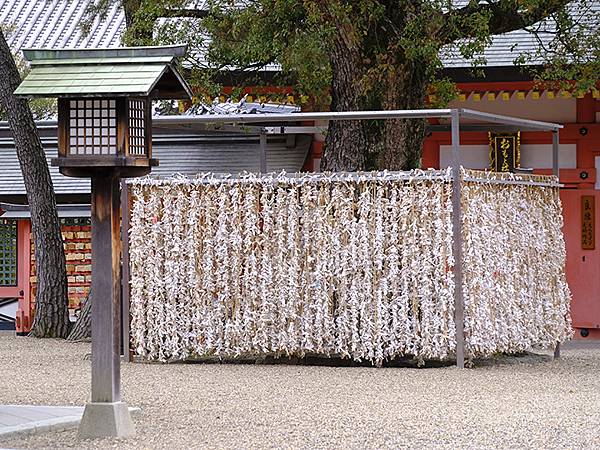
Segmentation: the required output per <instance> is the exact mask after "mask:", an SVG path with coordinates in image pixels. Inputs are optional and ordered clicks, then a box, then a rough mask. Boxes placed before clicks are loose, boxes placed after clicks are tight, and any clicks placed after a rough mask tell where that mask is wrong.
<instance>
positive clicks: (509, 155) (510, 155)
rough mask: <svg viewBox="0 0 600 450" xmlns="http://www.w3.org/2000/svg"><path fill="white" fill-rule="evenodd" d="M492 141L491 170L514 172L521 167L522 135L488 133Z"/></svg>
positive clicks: (517, 133)
mask: <svg viewBox="0 0 600 450" xmlns="http://www.w3.org/2000/svg"><path fill="white" fill-rule="evenodd" d="M488 136H489V139H490V170H493V171H494V172H514V171H515V168H518V167H521V134H520V132H518V131H517V132H516V133H488Z"/></svg>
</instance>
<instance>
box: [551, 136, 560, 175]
mask: <svg viewBox="0 0 600 450" xmlns="http://www.w3.org/2000/svg"><path fill="white" fill-rule="evenodd" d="M558 163H559V161H558V130H554V131H552V175H555V176H558V167H559V165H558Z"/></svg>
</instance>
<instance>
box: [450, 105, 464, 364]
mask: <svg viewBox="0 0 600 450" xmlns="http://www.w3.org/2000/svg"><path fill="white" fill-rule="evenodd" d="M451 127H452V252H453V253H454V268H453V271H454V324H455V327H456V367H458V368H459V369H464V367H465V332H464V299H463V290H462V223H461V221H462V219H461V198H460V196H461V192H460V190H461V189H460V185H461V179H460V178H461V173H460V114H459V111H458V110H456V109H453V110H452V114H451Z"/></svg>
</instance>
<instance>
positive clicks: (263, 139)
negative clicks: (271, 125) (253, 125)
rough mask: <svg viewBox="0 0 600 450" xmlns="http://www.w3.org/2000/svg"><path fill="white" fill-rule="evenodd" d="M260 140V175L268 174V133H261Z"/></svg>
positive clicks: (263, 131) (262, 131)
mask: <svg viewBox="0 0 600 450" xmlns="http://www.w3.org/2000/svg"><path fill="white" fill-rule="evenodd" d="M259 139H260V145H259V150H258V151H259V156H258V161H259V164H258V171H259V172H260V173H267V133H266V131H265V130H264V129H263V130H261V131H260V136H259Z"/></svg>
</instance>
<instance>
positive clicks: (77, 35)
mask: <svg viewBox="0 0 600 450" xmlns="http://www.w3.org/2000/svg"><path fill="white" fill-rule="evenodd" d="M90 1H93V0H2V1H1V2H0V23H2V24H3V25H4V26H7V27H8V28H9V33H8V36H7V39H8V43H9V45H10V46H11V47H13V48H15V49H22V48H33V47H35V48H49V47H54V48H75V47H85V48H100V47H118V46H119V45H120V39H121V34H122V33H123V31H124V28H125V18H124V14H123V11H122V10H121V8H120V6H119V2H114V4H113V6H111V9H110V11H109V13H108V14H107V16H106V18H105V19H100V18H97V19H96V20H95V21H94V23H93V25H92V28H91V30H90V34H89V35H88V36H87V37H83V36H82V33H81V31H80V29H79V27H78V23H79V20H80V19H81V18H82V16H83V14H84V10H85V8H86V6H87V5H88V4H89V2H90ZM464 2H465V0H455V4H460V3H464ZM205 3H206V0H197V1H195V2H193V7H194V8H202V7H203V6H204V4H205ZM591 9H592V11H595V12H598V11H599V9H600V2H599V1H597V0H595V1H593V2H592V4H591ZM550 37H551V35H550V34H546V35H545V36H542V39H543V40H546V41H548V40H549V39H550ZM537 45H538V44H537V42H536V39H535V38H534V37H533V36H532V35H531V34H530V33H528V32H526V31H523V30H519V31H514V32H511V33H507V34H504V35H500V36H495V37H494V38H493V45H492V46H490V47H489V48H488V49H487V50H486V52H485V57H486V59H487V64H488V66H511V65H513V61H514V60H515V58H517V57H518V56H519V55H520V54H521V53H523V52H532V51H534V50H535V49H536V48H537ZM442 59H443V61H444V66H446V67H448V68H451V67H468V66H469V65H470V64H469V63H468V62H467V61H465V60H464V59H463V58H462V57H460V55H458V53H457V52H452V51H451V52H448V53H447V54H444V56H443V58H442ZM276 68H277V66H276V65H271V66H269V67H268V68H267V70H276Z"/></svg>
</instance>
